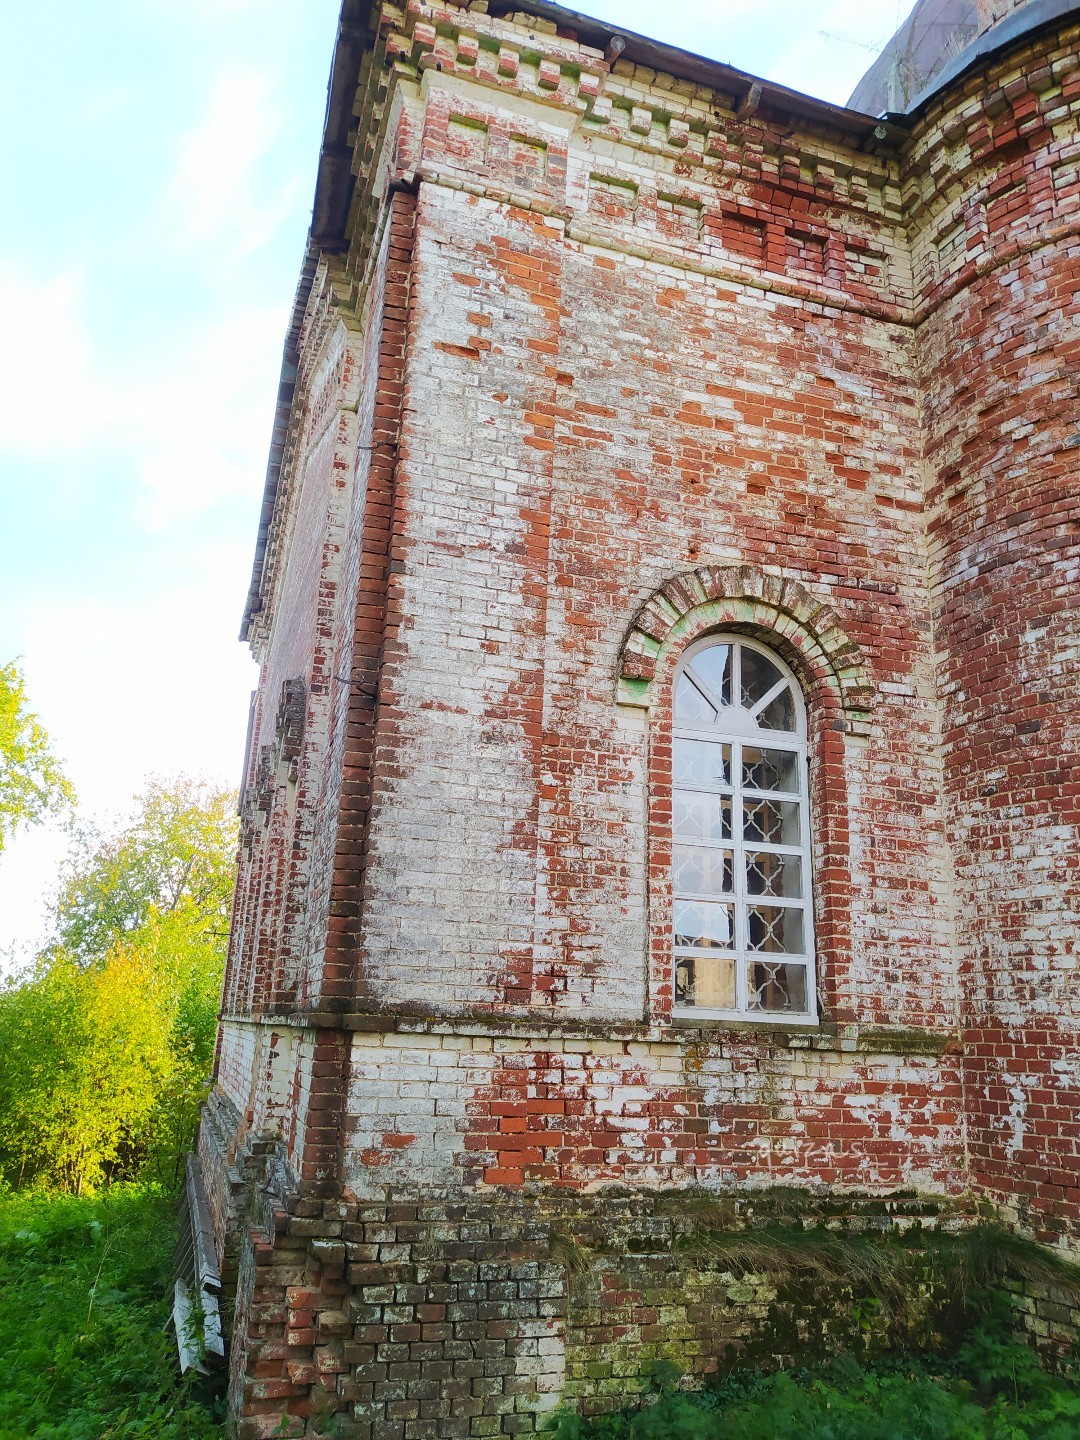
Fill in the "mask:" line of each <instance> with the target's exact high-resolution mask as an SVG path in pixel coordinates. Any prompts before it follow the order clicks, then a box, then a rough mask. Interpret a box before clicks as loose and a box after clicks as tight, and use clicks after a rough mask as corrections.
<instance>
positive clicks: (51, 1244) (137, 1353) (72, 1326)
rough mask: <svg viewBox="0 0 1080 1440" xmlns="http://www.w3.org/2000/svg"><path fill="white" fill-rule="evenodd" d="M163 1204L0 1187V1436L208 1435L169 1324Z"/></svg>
mask: <svg viewBox="0 0 1080 1440" xmlns="http://www.w3.org/2000/svg"><path fill="white" fill-rule="evenodd" d="M174 1233H175V1225H174V1221H173V1214H172V1203H171V1202H170V1201H169V1200H168V1199H167V1198H166V1197H165V1196H164V1195H163V1194H162V1193H161V1192H160V1191H158V1190H155V1189H152V1188H147V1187H139V1186H133V1185H132V1186H116V1187H114V1188H112V1189H110V1190H107V1191H104V1192H102V1193H100V1194H98V1195H96V1196H83V1197H76V1196H73V1195H45V1194H36V1193H32V1192H26V1191H23V1192H20V1193H18V1194H11V1193H7V1194H0V1440H23V1437H30V1436H32V1437H34V1440H212V1437H214V1440H216V1437H220V1436H223V1435H224V1433H225V1432H224V1430H223V1429H222V1427H221V1426H220V1425H219V1424H218V1423H217V1418H216V1415H215V1402H213V1401H212V1400H211V1399H210V1397H209V1396H208V1395H207V1394H205V1393H200V1384H201V1382H200V1381H199V1380H198V1379H192V1380H181V1379H180V1378H179V1375H178V1373H177V1367H176V1362H175V1354H176V1347H175V1343H174V1340H173V1337H172V1333H171V1331H170V1330H167V1329H166V1324H167V1321H168V1318H169V1309H170V1307H169V1298H168V1297H169V1295H170V1292H171V1259H172V1247H173V1236H174Z"/></svg>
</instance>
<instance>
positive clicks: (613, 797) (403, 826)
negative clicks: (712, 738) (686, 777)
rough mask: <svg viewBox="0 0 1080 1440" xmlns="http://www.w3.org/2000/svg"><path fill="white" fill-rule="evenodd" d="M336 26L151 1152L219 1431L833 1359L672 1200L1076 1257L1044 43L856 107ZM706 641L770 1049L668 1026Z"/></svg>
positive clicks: (525, 33)
mask: <svg viewBox="0 0 1080 1440" xmlns="http://www.w3.org/2000/svg"><path fill="white" fill-rule="evenodd" d="M354 8H355V9H356V13H355V14H354ZM1013 18H1014V19H1015V17H1013ZM366 20H367V11H366V9H365V10H364V11H363V13H362V14H361V13H360V11H359V8H358V7H356V6H354V3H353V0H349V3H347V4H346V7H345V13H344V16H343V27H342V33H341V37H340V39H339V46H338V53H337V58H336V61H335V71H334V76H333V78H332V81H331V91H330V97H331V99H330V112H329V119H328V131H327V142H326V145H325V147H324V152H323V157H322V162H321V168H320V181H319V191H318V194H317V196H316V206H315V222H314V224H313V231H312V247H311V249H310V251H309V256H308V261H307V264H306V266H305V270H304V276H303V279H302V284H301V290H300V293H299V295H298V300H297V307H296V312H295V316H294V325H293V329H292V331H291V332H290V341H289V347H290V348H289V350H288V351H287V365H286V376H287V384H286V387H285V389H283V392H282V406H281V411H280V426H279V433H278V435H277V437H276V445H275V450H274V455H273V457H272V465H271V472H270V483H269V487H268V498H267V508H266V525H265V529H264V533H263V535H262V537H261V538H260V544H259V552H258V558H257V563H256V574H255V579H254V584H253V591H252V601H251V603H250V605H249V611H248V615H247V617H246V621H245V631H246V635H247V637H248V638H249V640H250V641H251V642H252V644H253V646H254V649H255V653H256V655H257V656H258V658H259V660H260V663H261V665H262V676H261V682H260V689H259V693H258V696H257V700H256V703H255V706H254V710H253V716H252V728H251V736H250V741H249V750H248V762H247V772H246V776H245V791H244V820H245V825H244V849H243V854H242V859H241V868H240V882H239V889H238V897H237V907H236V918H235V922H234V933H233V942H232V951H231V958H230V966H229V975H228V980H227V985H226V993H225V1001H224V1009H223V1018H222V1027H221V1035H220V1041H219V1056H218V1068H217V1087H216V1090H215V1093H214V1096H213V1097H212V1101H211V1105H210V1107H209V1108H208V1111H207V1116H206V1119H205V1121H204V1124H203V1127H202V1132H201V1136H200V1156H201V1160H202V1165H203V1171H204V1174H205V1177H206V1180H207V1187H208V1190H209V1192H210V1194H211V1205H212V1209H213V1212H214V1223H215V1226H216V1228H217V1233H218V1239H219V1244H220V1247H221V1250H222V1255H223V1266H224V1268H223V1275H224V1278H225V1284H226V1287H227V1289H228V1291H229V1293H230V1294H231V1295H232V1296H233V1297H234V1307H235V1308H234V1315H233V1322H232V1350H231V1374H232V1391H231V1393H232V1403H233V1406H234V1409H235V1412H236V1414H237V1416H238V1417H240V1423H241V1433H242V1434H244V1435H247V1436H251V1437H261V1436H267V1435H270V1434H271V1433H284V1432H278V1431H276V1427H278V1426H279V1424H280V1423H281V1418H282V1416H283V1415H286V1416H287V1417H289V1418H288V1420H287V1428H288V1429H289V1431H290V1433H294V1434H304V1433H311V1434H315V1433H319V1430H320V1428H321V1427H322V1426H323V1423H324V1420H325V1419H326V1417H327V1416H328V1415H330V1414H333V1415H335V1416H336V1417H337V1421H336V1422H335V1423H338V1424H339V1426H341V1425H344V1426H345V1427H346V1429H348V1433H356V1434H357V1435H363V1436H364V1437H372V1440H375V1437H377V1440H399V1437H400V1440H422V1437H427V1436H431V1437H441V1436H447V1437H449V1436H465V1435H475V1436H484V1435H497V1434H514V1433H518V1432H522V1431H530V1430H532V1429H534V1428H535V1426H536V1424H537V1423H538V1418H539V1417H541V1416H543V1415H544V1414H545V1413H546V1412H547V1411H548V1410H550V1409H551V1408H552V1407H553V1406H554V1405H555V1404H557V1403H559V1401H560V1397H561V1398H563V1399H566V1400H567V1401H573V1402H575V1403H582V1404H585V1405H588V1406H590V1407H593V1408H597V1407H603V1406H604V1405H605V1404H610V1403H612V1399H613V1397H617V1396H618V1395H619V1394H621V1393H625V1390H626V1387H627V1385H628V1384H632V1383H633V1380H634V1377H635V1376H636V1375H637V1374H638V1373H639V1372H640V1369H641V1366H642V1364H644V1363H645V1362H646V1361H647V1360H648V1359H649V1358H654V1357H655V1356H657V1355H660V1354H670V1353H672V1352H673V1351H676V1350H677V1351H679V1352H680V1354H681V1356H682V1360H683V1363H684V1364H685V1365H686V1366H688V1367H689V1368H691V1369H692V1370H694V1372H695V1373H697V1374H699V1375H704V1374H708V1373H709V1372H710V1371H711V1370H714V1369H715V1368H716V1367H717V1365H719V1364H720V1363H721V1355H722V1353H723V1352H724V1351H725V1350H730V1351H731V1353H732V1355H737V1354H738V1353H745V1354H747V1355H751V1354H752V1355H754V1356H755V1357H756V1358H761V1355H762V1354H767V1355H769V1356H771V1357H772V1359H773V1361H774V1362H782V1361H783V1359H784V1357H785V1356H790V1354H791V1353H792V1349H791V1347H792V1344H793V1343H794V1342H793V1338H792V1337H795V1339H796V1340H798V1341H799V1342H800V1343H802V1341H806V1340H807V1337H810V1338H811V1339H813V1337H815V1336H816V1337H817V1338H818V1341H820V1343H822V1344H826V1345H827V1344H830V1343H841V1342H842V1340H843V1338H844V1336H845V1335H847V1334H848V1333H849V1332H850V1327H851V1324H852V1312H851V1306H852V1304H853V1303H855V1302H857V1301H858V1299H859V1298H860V1297H859V1296H858V1295H856V1294H855V1293H854V1292H852V1291H850V1289H849V1290H848V1291H842V1289H841V1290H840V1291H837V1292H836V1293H835V1294H829V1295H824V1294H822V1295H819V1296H818V1300H819V1302H820V1303H819V1305H818V1310H817V1313H816V1315H815V1314H814V1313H811V1312H812V1310H813V1306H812V1305H811V1306H809V1308H807V1307H806V1306H805V1305H803V1302H802V1301H801V1300H800V1298H799V1295H798V1294H797V1293H796V1291H797V1287H795V1290H793V1289H792V1288H791V1287H790V1286H789V1287H788V1289H786V1290H785V1289H784V1286H783V1285H782V1284H781V1283H780V1281H779V1280H778V1278H777V1275H776V1274H772V1273H771V1272H770V1271H769V1267H768V1266H763V1267H762V1269H761V1271H760V1273H755V1274H754V1275H753V1276H750V1278H747V1276H746V1275H745V1274H743V1273H742V1272H739V1273H736V1271H728V1270H725V1269H724V1267H723V1264H722V1263H721V1261H720V1260H718V1259H717V1257H716V1255H715V1254H714V1253H713V1252H712V1251H710V1250H708V1247H705V1248H702V1247H698V1248H695V1246H694V1245H693V1244H691V1245H690V1246H689V1248H687V1247H686V1246H685V1245H683V1244H682V1240H681V1239H680V1238H679V1237H680V1236H682V1234H683V1232H682V1230H681V1229H680V1226H684V1225H685V1223H687V1222H686V1215H690V1214H691V1213H697V1212H696V1210H695V1209H694V1207H695V1206H700V1204H701V1203H703V1202H702V1199H701V1197H705V1200H706V1201H708V1203H716V1204H721V1203H722V1204H724V1205H727V1206H729V1207H731V1208H730V1216H729V1221H730V1223H728V1222H725V1223H728V1228H730V1225H731V1224H734V1225H736V1228H737V1227H738V1225H740V1224H742V1223H743V1220H741V1219H740V1218H739V1217H740V1216H743V1215H744V1210H745V1207H746V1206H747V1205H748V1204H749V1205H751V1206H752V1205H753V1203H754V1200H753V1197H754V1196H758V1197H762V1196H765V1195H766V1194H774V1193H776V1192H777V1187H780V1188H781V1191H782V1193H784V1194H788V1193H797V1194H800V1195H803V1196H814V1197H817V1202H816V1203H818V1204H819V1207H824V1208H819V1211H818V1212H816V1218H815V1217H814V1216H809V1217H808V1218H807V1217H804V1222H805V1223H806V1224H808V1225H816V1224H832V1223H833V1222H834V1221H835V1223H836V1224H842V1225H843V1226H845V1227H849V1228H850V1227H851V1226H852V1225H855V1226H856V1228H860V1227H861V1228H865V1226H866V1225H867V1224H870V1223H871V1221H870V1220H868V1219H867V1217H872V1224H873V1225H876V1226H879V1227H884V1228H886V1229H888V1228H889V1227H891V1228H892V1230H894V1231H895V1230H896V1229H898V1228H902V1227H903V1225H906V1224H910V1223H914V1222H915V1221H918V1222H919V1223H920V1224H925V1225H927V1226H938V1225H940V1224H942V1223H945V1221H943V1220H942V1217H943V1216H944V1217H946V1220H947V1223H948V1224H949V1225H950V1226H954V1227H955V1226H962V1225H963V1224H964V1223H966V1217H970V1216H971V1215H972V1214H973V1213H974V1210H973V1206H974V1203H975V1201H976V1200H978V1199H980V1198H984V1199H986V1200H989V1201H991V1202H993V1204H994V1205H995V1206H997V1207H999V1209H1000V1210H1001V1211H1002V1212H1003V1213H1004V1214H1005V1215H1006V1216H1007V1217H1009V1218H1010V1219H1011V1220H1012V1221H1013V1222H1015V1223H1017V1224H1019V1225H1020V1226H1022V1227H1024V1228H1025V1229H1027V1230H1028V1231H1029V1232H1030V1233H1032V1234H1034V1235H1035V1236H1036V1237H1037V1238H1039V1239H1042V1240H1044V1241H1048V1242H1051V1243H1055V1244H1057V1245H1058V1246H1060V1247H1062V1248H1064V1249H1070V1248H1072V1247H1075V1245H1076V1243H1077V1237H1078V1229H1077V1222H1078V1221H1080V1153H1078V1151H1080V1120H1078V1119H1077V1101H1078V1099H1080V1093H1078V1092H1080V1075H1078V1070H1077V1066H1078V1060H1077V1031H1078V1028H1080V1027H1078V1016H1077V1007H1076V998H1075V996H1076V950H1075V943H1076V942H1075V936H1076V907H1077V893H1078V890H1080V885H1078V883H1077V867H1078V864H1080V860H1078V854H1080V850H1078V847H1077V831H1078V824H1077V820H1078V817H1077V804H1078V797H1080V784H1078V782H1077V776H1076V768H1075V767H1076V754H1077V750H1078V741H1080V733H1078V724H1077V712H1076V696H1077V691H1078V685H1077V679H1078V672H1080V638H1078V633H1077V620H1076V599H1075V597H1076V593H1077V580H1078V578H1080V557H1078V548H1080V545H1078V542H1080V534H1078V529H1077V524H1078V521H1077V517H1078V513H1080V512H1078V508H1077V507H1078V503H1080V502H1078V498H1077V492H1078V486H1077V471H1078V465H1080V459H1078V457H1080V401H1078V394H1077V381H1076V375H1077V373H1078V367H1077V361H1078V359H1080V317H1078V314H1077V309H1078V305H1080V299H1078V295H1080V178H1078V175H1080V171H1078V156H1080V128H1078V123H1077V122H1078V115H1080V23H1077V17H1076V16H1075V15H1074V16H1073V17H1071V18H1070V17H1069V16H1065V17H1063V18H1062V17H1059V18H1057V19H1056V20H1053V21H1050V20H1047V21H1046V22H1045V23H1039V24H1033V25H1032V27H1031V28H1030V29H1029V31H1027V32H1026V33H1024V32H1021V33H1020V34H1019V36H1018V38H1017V37H1016V36H1014V38H1013V39H1012V40H1011V41H1010V42H1009V43H1007V44H1003V45H1002V46H1001V47H1000V48H998V49H997V50H995V49H993V47H991V48H989V49H987V50H986V51H985V52H984V53H982V54H981V55H980V56H979V57H978V58H977V59H976V60H975V61H974V62H973V63H972V64H971V65H970V66H969V68H968V69H966V70H964V69H963V68H961V71H960V73H959V74H958V76H957V77H956V78H955V79H954V80H952V81H950V82H949V84H948V85H947V87H946V88H945V89H944V90H942V91H941V92H939V93H938V94H937V95H936V96H934V97H933V98H931V99H930V100H929V101H927V102H926V103H925V104H924V105H923V106H922V108H921V109H920V110H919V112H918V113H916V114H913V115H911V116H909V117H906V118H905V119H904V120H903V122H902V123H901V122H900V121H897V120H896V117H894V118H893V120H890V121H889V122H878V121H874V120H870V119H867V118H866V117H863V116H859V115H857V114H854V113H852V112H847V111H842V110H838V109H836V108H835V107H830V106H826V105H823V104H819V103H818V102H815V101H811V100H808V99H804V98H802V97H798V96H792V95H791V94H790V93H789V92H779V91H775V90H772V89H770V87H768V86H767V85H764V84H763V83H762V82H757V81H753V79H752V77H748V76H742V75H740V74H739V73H738V72H736V71H732V70H729V69H728V68H726V67H724V66H719V65H711V64H706V63H705V62H701V61H697V60H695V59H694V58H693V57H688V56H684V55H680V53H679V52H676V51H671V50H665V49H664V48H663V47H656V46H652V45H651V44H650V43H649V42H645V41H641V40H636V39H634V38H633V37H629V38H627V37H622V36H618V35H615V34H614V33H613V32H611V31H610V30H605V28H604V27H603V26H599V25H595V26H593V25H590V24H586V23H585V22H582V21H580V20H575V19H574V17H572V16H570V15H569V14H568V13H567V12H561V11H559V10H558V9H557V8H556V7H554V6H551V5H548V4H546V3H544V0H535V3H532V4H527V5H525V6H524V8H523V9H522V10H520V11H518V10H515V9H514V7H513V6H511V5H509V4H504V3H502V0H487V3H486V4H480V5H476V4H473V5H470V6H461V5H457V4H446V5H440V4H436V3H432V0H409V3H408V4H407V5H404V6H395V5H392V4H389V3H386V4H377V5H376V6H375V7H374V12H373V17H372V26H371V29H370V31H365V30H364V23H365V21H366ZM345 154H348V155H350V156H351V170H350V172H349V173H348V175H346V173H345V170H344V168H343V165H342V157H343V156H344V155H345ZM294 370H295V376H294V375H293V371H294ZM716 634H736V635H740V636H743V637H748V638H750V639H752V640H756V641H759V642H761V643H763V644H765V645H767V646H768V647H769V648H770V649H771V650H772V651H773V652H774V653H775V654H776V655H777V656H778V657H779V658H780V659H781V660H782V661H783V662H785V663H786V664H787V665H788V666H789V667H790V669H791V671H792V673H793V674H794V676H795V677H796V679H797V681H798V684H799V686H800V687H801V690H802V694H803V697H804V700H805V705H806V717H807V736H806V743H807V755H808V762H809V767H808V773H809V801H810V804H811V807H812V817H813V823H812V834H811V851H812V870H813V877H812V878H813V898H814V920H815V938H816V980H815V983H816V993H817V1008H816V1012H815V1013H814V1014H813V1015H812V1016H810V1017H806V1019H805V1020H804V1022H803V1023H799V1019H798V1017H788V1018H787V1019H785V1018H784V1017H783V1016H775V1017H773V1021H772V1023H764V1024H763V1023H755V1022H754V1021H752V1020H743V1021H732V1020H730V1019H729V1020H721V1019H711V1020H709V1019H703V1018H701V1017H699V1016H695V1015H694V1014H693V1013H692V1011H689V1012H688V1011H687V1009H686V1007H685V1006H683V1007H682V1008H680V1006H679V1005H678V1004H677V1003H676V996H675V993H674V983H673V966H672V934H673V928H672V859H673V856H672V824H673V797H672V789H673V786H672V752H673V747H672V726H673V716H672V695H673V686H674V682H675V677H676V674H677V670H678V667H679V665H680V662H681V660H682V658H683V656H684V655H685V653H686V651H687V648H688V647H689V646H691V645H693V644H694V643H695V642H697V641H699V640H701V639H702V638H704V637H707V636H710V635H716ZM672 1197H675V1198H674V1199H673V1198H672ZM678 1197H683V1200H684V1201H685V1207H684V1208H685V1211H686V1214H685V1215H682V1216H681V1218H680V1214H681V1212H680V1210H679V1206H680V1204H681V1203H682V1201H680V1200H679V1198H678ZM724 1197H727V1198H726V1199H725V1198H724ZM842 1197H848V1198H842ZM856 1197H861V1198H856ZM973 1197H974V1198H973ZM836 1204H838V1205H839V1206H840V1209H839V1210H835V1209H834V1210H830V1209H829V1206H830V1205H836ZM665 1207H666V1208H665ZM672 1207H674V1208H672ZM740 1207H743V1208H740ZM731 1216H734V1220H731V1219H730V1217H731ZM837 1217H839V1218H837ZM856 1222H857V1223H856ZM721 1228H723V1227H721ZM605 1235H608V1236H609V1238H611V1237H614V1238H611V1245H610V1246H609V1247H608V1248H607V1249H605V1242H604V1236H605ZM683 1238H685V1237H683ZM1027 1303H1028V1306H1029V1312H1030V1317H1031V1324H1032V1327H1033V1329H1034V1330H1035V1331H1036V1333H1040V1334H1041V1335H1042V1337H1043V1338H1044V1339H1047V1340H1050V1341H1061V1340H1062V1339H1063V1337H1064V1336H1065V1334H1066V1332H1067V1330H1068V1326H1069V1324H1070V1323H1071V1318H1070V1312H1069V1310H1068V1307H1067V1306H1065V1307H1064V1308H1063V1302H1062V1298H1061V1297H1060V1296H1054V1295H1051V1294H1049V1293H1048V1292H1044V1293H1042V1294H1035V1293H1032V1294H1030V1295H1029V1296H1028V1301H1027ZM800 1307H802V1308H800ZM1072 1318H1074V1317H1072ZM909 1320H910V1316H909ZM912 1323H914V1322H912ZM754 1337H756V1340H755V1343H754V1344H750V1345H749V1348H748V1342H749V1341H751V1339H754ZM763 1337H765V1338H763ZM830 1337H831V1338H830ZM729 1358H730V1357H729ZM724 1363H727V1362H726V1361H725V1362H724ZM349 1427H352V1428H351V1429H349Z"/></svg>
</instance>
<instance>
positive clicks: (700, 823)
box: [671, 790, 731, 840]
mask: <svg viewBox="0 0 1080 1440" xmlns="http://www.w3.org/2000/svg"><path fill="white" fill-rule="evenodd" d="M671 812H672V819H673V822H674V827H673V828H674V831H675V839H676V840H730V839H731V797H730V796H729V795H694V794H692V793H691V792H689V791H685V790H682V791H680V790H677V791H676V792H675V794H674V796H673V797H672V801H671Z"/></svg>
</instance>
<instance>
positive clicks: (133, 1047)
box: [0, 780, 236, 1193]
mask: <svg viewBox="0 0 1080 1440" xmlns="http://www.w3.org/2000/svg"><path fill="white" fill-rule="evenodd" d="M235 840H236V819H235V804H234V799H233V797H231V796H230V795H229V794H228V793H227V792H223V791H219V790H215V789H213V788H212V787H209V786H207V785H203V784H200V783H198V782H194V781H190V780H178V781H174V782H172V783H171V784H164V783H162V782H154V783H153V784H152V785H151V786H150V787H149V789H148V790H147V792H146V794H145V795H143V796H142V797H141V798H140V800H139V802H138V804H137V807H136V810H135V813H134V814H133V815H132V816H131V817H130V818H129V820H128V821H127V822H126V824H124V825H123V826H121V827H119V828H118V829H117V830H115V831H114V832H112V833H109V834H102V833H100V832H90V831H84V832H83V833H82V835H81V837H80V839H79V842H78V844H77V847H76V850H75V853H74V855H73V857H72V859H71V861H70V862H69V865H68V869H67V873H66V878H65V883H64V886H63V889H62V891H61V895H60V899H59V902H58V905H57V914H56V922H55V929H56V933H55V938H54V940H53V942H52V943H51V944H50V946H49V947H48V948H47V949H46V950H45V951H44V952H43V953H42V955H41V956H40V957H39V959H38V962H37V964H36V965H35V967H34V968H33V969H32V971H31V972H30V974H29V975H27V976H24V977H20V978H19V979H18V980H16V981H15V982H14V983H12V984H9V986H8V987H7V988H6V989H5V990H4V991H2V992H0V1170H2V1172H3V1176H4V1178H5V1179H6V1180H7V1182H8V1183H9V1184H14V1185H19V1184H25V1183H27V1182H30V1181H34V1182H39V1183H45V1184H48V1185H53V1186H59V1187H61V1188H63V1189H66V1190H70V1191H74V1192H76V1193H81V1192H82V1191H84V1190H85V1189H87V1188H93V1187H95V1186H97V1185H99V1184H101V1183H102V1182H103V1181H105V1180H109V1179H117V1178H133V1177H135V1176H140V1177H143V1178H153V1179H159V1180H163V1181H165V1182H168V1183H171V1182H173V1181H175V1179H176V1178H177V1175H178V1170H179V1165H180V1162H181V1157H182V1156H183V1153H184V1151H185V1150H186V1149H187V1147H188V1145H189V1144H190V1141H191V1135H192V1131H193V1128H194V1124H195V1120H196V1118H197V1114H198V1107H199V1104H200V1102H201V1100H202V1097H203V1095H204V1094H205V1090H206V1086H207V1083H208V1079H209V1074H210V1069H211V1065H212V1059H213V1044H214V1033H215V1024H216V1016H217V1008H218V1001H219V996H220V990H221V979H222V974H223V970H224V960H225V948H226V943H227V936H228V918H229V906H230V902H231V895H232V866H233V852H234V849H235Z"/></svg>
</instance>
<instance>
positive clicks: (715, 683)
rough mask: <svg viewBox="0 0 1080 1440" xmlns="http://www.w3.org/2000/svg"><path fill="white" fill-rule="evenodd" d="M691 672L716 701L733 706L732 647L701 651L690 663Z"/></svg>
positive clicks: (725, 646)
mask: <svg viewBox="0 0 1080 1440" xmlns="http://www.w3.org/2000/svg"><path fill="white" fill-rule="evenodd" d="M689 669H690V672H691V674H692V675H694V676H695V677H696V678H697V679H699V680H701V681H703V682H704V685H705V688H706V689H707V690H708V691H709V693H710V695H711V696H712V698H713V699H714V700H719V702H720V704H721V705H730V704H731V646H730V645H710V646H708V648H707V649H705V650H699V651H698V653H697V654H696V655H695V656H694V658H693V660H692V661H691V662H690V666H689Z"/></svg>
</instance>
